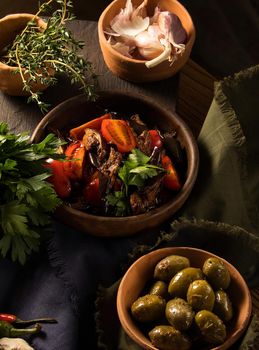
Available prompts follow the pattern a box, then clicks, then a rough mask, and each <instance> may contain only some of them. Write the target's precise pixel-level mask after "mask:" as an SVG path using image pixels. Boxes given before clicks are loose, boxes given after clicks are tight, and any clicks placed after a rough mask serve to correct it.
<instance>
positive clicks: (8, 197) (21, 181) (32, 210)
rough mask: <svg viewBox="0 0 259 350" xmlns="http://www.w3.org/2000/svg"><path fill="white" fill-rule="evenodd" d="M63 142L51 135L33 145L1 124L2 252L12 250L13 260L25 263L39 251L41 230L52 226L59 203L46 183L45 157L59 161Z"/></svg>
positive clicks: (25, 134) (3, 254)
mask: <svg viewBox="0 0 259 350" xmlns="http://www.w3.org/2000/svg"><path fill="white" fill-rule="evenodd" d="M62 143H63V142H62V141H60V140H59V139H57V138H56V137H55V136H54V135H53V134H49V135H48V136H47V137H46V138H45V139H44V140H43V141H42V142H40V143H38V144H31V143H30V142H29V136H28V134H27V133H22V134H18V135H15V134H13V133H10V132H9V130H8V126H7V124H5V123H0V193H1V197H0V253H1V255H2V256H3V257H5V256H6V255H7V253H8V252H9V251H10V253H11V258H12V260H13V261H18V262H20V263H21V264H24V263H25V261H26V257H27V255H29V254H31V253H32V252H33V251H37V250H38V248H39V244H40V238H41V235H40V229H41V228H44V227H45V226H46V225H47V224H48V223H49V213H51V212H53V211H54V209H55V208H56V207H57V206H58V205H59V204H60V200H59V199H58V197H57V195H56V193H55V191H54V189H53V188H52V186H51V185H50V184H49V183H48V182H47V181H46V179H47V178H48V177H49V176H50V173H49V171H48V170H47V169H46V168H44V167H43V161H44V159H46V158H49V157H51V158H59V157H61V156H59V155H57V148H58V147H60V145H61V144H62Z"/></svg>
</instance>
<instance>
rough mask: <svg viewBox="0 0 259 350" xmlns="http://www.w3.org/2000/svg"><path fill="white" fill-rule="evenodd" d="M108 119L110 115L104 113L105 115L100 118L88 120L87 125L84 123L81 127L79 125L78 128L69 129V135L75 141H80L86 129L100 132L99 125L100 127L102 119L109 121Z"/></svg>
mask: <svg viewBox="0 0 259 350" xmlns="http://www.w3.org/2000/svg"><path fill="white" fill-rule="evenodd" d="M110 118H111V114H110V113H106V114H104V115H102V116H101V117H98V118H95V119H93V120H90V121H89V122H87V123H85V124H83V125H80V126H78V127H76V128H73V129H71V130H70V132H69V134H70V136H71V137H73V138H74V139H75V140H82V138H83V136H84V133H85V129H86V128H90V129H95V130H100V129H101V125H102V121H103V120H104V119H110Z"/></svg>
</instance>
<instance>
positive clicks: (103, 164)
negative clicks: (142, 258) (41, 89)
mask: <svg viewBox="0 0 259 350" xmlns="http://www.w3.org/2000/svg"><path fill="white" fill-rule="evenodd" d="M104 115H106V116H107V115H108V119H107V118H106V117H104V118H103V116H104ZM100 117H102V118H103V119H104V120H105V122H104V121H102V124H101V123H100ZM94 119H97V121H98V120H99V121H98V122H97V124H99V126H96V125H95V124H96V123H95V122H91V124H90V126H91V127H88V128H86V129H87V131H86V129H84V128H83V133H81V131H82V128H80V126H81V125H83V124H85V123H88V122H89V121H91V120H94ZM118 120H123V121H122V122H118ZM100 124H101V126H100ZM117 124H123V125H124V124H126V125H127V128H126V131H125V130H124V131H123V133H124V134H123V133H122V135H121V134H120V133H121V126H118V125H117ZM114 125H115V127H114ZM78 127H79V128H78ZM129 129H130V131H128V130H129ZM78 130H79V133H78ZM151 130H155V131H153V132H151ZM53 131H54V132H55V133H57V135H62V137H64V138H65V139H66V141H67V142H68V143H67V145H65V147H69V144H74V143H76V142H83V146H82V147H83V148H84V150H83V152H84V154H85V157H86V158H87V161H85V162H83V166H82V167H83V169H81V172H83V175H82V176H81V178H80V180H78V179H77V180H74V178H71V186H72V188H73V190H72V193H71V195H69V196H65V197H64V198H62V199H63V204H62V205H61V206H60V207H59V208H58V209H57V210H56V212H55V216H56V217H57V218H58V219H59V220H60V221H62V222H63V223H65V224H67V225H69V226H72V227H74V228H75V229H78V230H82V231H84V232H86V233H89V234H92V235H96V236H106V237H115V236H129V235H134V234H136V233H138V232H141V231H144V230H150V229H153V228H155V227H157V226H159V225H160V224H162V223H163V222H165V221H166V220H168V219H169V218H171V217H172V216H173V214H174V213H175V212H176V211H177V210H179V209H180V208H181V207H182V205H183V204H184V202H185V201H186V199H187V198H188V196H189V195H190V192H191V190H192V188H193V186H194V183H195V180H196V177H197V172H198V167H199V153H198V148H197V143H196V140H195V138H194V137H193V134H192V132H191V130H190V129H189V127H188V126H187V125H186V124H185V122H184V121H183V120H182V119H181V118H180V117H179V116H178V115H176V114H175V113H174V112H173V111H171V110H169V109H166V108H164V107H163V106H161V105H160V104H159V103H156V102H155V101H154V100H153V99H151V98H148V97H146V96H142V95H141V94H134V93H132V92H121V91H101V92H99V93H98V98H97V100H96V101H94V102H93V101H87V99H86V98H85V96H84V95H79V96H75V97H72V98H70V99H68V100H66V101H64V102H62V103H60V104H59V105H58V106H56V107H55V108H54V109H52V110H51V111H50V112H49V113H48V114H47V115H46V116H45V117H44V118H43V119H42V120H41V122H40V123H39V124H38V126H37V127H36V129H35V130H34V132H33V135H32V138H31V140H32V141H33V142H39V141H41V140H42V139H43V138H44V136H46V135H47V134H48V133H49V132H53ZM80 133H81V134H80ZM152 133H153V134H155V135H156V136H157V135H159V140H160V141H159V142H161V140H162V148H159V147H160V146H159V145H158V147H157V146H156V147H155V146H154V145H153V143H152V142H153V141H152V140H154V139H152V138H151V136H150V135H151V134H152ZM107 134H108V136H107ZM130 135H131V136H130ZM143 135H146V136H143ZM153 136H154V135H153ZM109 137H113V138H115V139H116V138H117V139H120V138H121V137H122V139H123V140H124V141H125V140H126V141H127V142H126V149H123V147H122V149H121V147H120V145H118V144H114V142H115V141H114V142H113V139H109ZM75 138H78V140H79V139H81V141H78V140H75ZM93 139H95V141H93ZM151 139H152V140H151ZM82 140H83V141H82ZM96 140H97V141H96ZM141 140H142V141H141ZM143 140H144V141H143ZM151 141H152V142H151ZM122 142H123V141H122ZM129 144H131V147H130V148H129V149H127V147H128V145H129ZM100 145H101V146H100ZM141 145H142V146H141ZM146 146H147V147H148V149H149V151H146V150H145V147H146ZM102 147H103V148H102ZM124 147H125V145H124ZM143 147H144V149H143ZM150 147H151V148H150ZM119 150H120V151H119ZM161 150H163V151H162V153H161ZM66 152H67V151H66ZM121 152H122V153H121ZM139 152H141V153H139ZM143 152H146V153H145V154H144V158H143ZM66 154H67V153H66ZM139 154H140V155H141V159H142V160H143V159H144V163H141V162H140V163H139V164H138V165H143V164H144V167H140V168H139V167H138V169H136V168H134V169H135V170H133V172H131V173H130V174H131V175H130V180H129V183H127V189H126V185H125V183H124V182H123V181H122V178H124V180H125V177H127V176H128V175H125V166H126V167H127V166H128V164H129V163H127V164H126V162H127V161H128V160H129V159H131V157H132V155H133V158H134V157H135V158H134V159H136V156H138V155H139ZM165 156H168V157H167V159H168V158H169V159H170V160H171V161H172V162H173V163H172V164H174V169H176V170H177V176H178V180H179V183H180V186H178V187H176V188H174V189H169V188H168V187H167V186H168V185H167V186H165V184H166V180H165V177H166V176H167V175H169V172H168V169H167V168H166V164H164V163H166V162H164V160H165V159H166V158H165ZM79 158H80V156H79V155H78V154H75V153H73V155H72V156H70V159H71V162H72V161H73V160H75V161H76V160H79ZM162 159H163V162H164V163H163V166H162V165H161V164H162ZM146 162H147V163H148V164H149V165H148V166H147V167H146ZM67 164H68V162H65V165H64V166H65V167H66V166H67ZM70 164H71V163H69V166H70ZM125 164H126V165H125ZM123 167H124V168H123ZM93 168H94V171H93ZM122 168H123V169H122ZM147 168H148V170H147ZM127 171H128V170H127ZM143 171H144V173H145V172H146V171H147V173H148V175H146V174H143ZM154 171H155V172H156V173H154ZM118 173H119V174H120V176H118ZM139 173H141V176H139ZM123 174H124V175H123ZM152 174H153V175H152ZM133 175H134V179H133V180H132V176H133ZM96 177H98V186H99V187H98V195H99V197H101V198H99V200H100V201H99V202H98V203H97V204H96V203H95V200H96V196H95V195H96V192H94V191H93V189H94V186H92V183H95V184H96ZM128 178H129V176H128V177H127V179H128ZM140 178H142V180H143V179H144V184H142V185H141V184H139V181H140V180H141V179H140ZM146 178H147V182H145V181H146ZM82 179H83V180H82ZM142 180H141V181H142ZM57 181H58V182H60V181H61V179H60V178H58V180H57ZM127 181H128V180H127ZM132 183H133V185H132ZM90 185H91V186H92V187H91V186H90ZM54 187H55V186H54ZM115 192H116V194H115ZM108 195H109V196H108ZM121 195H123V198H122V202H123V203H124V204H125V203H126V204H125V206H124V205H123V203H121V202H120V201H119V199H121V198H119V197H120V196H121ZM107 196H108V197H107ZM127 196H128V197H127ZM93 197H94V199H93ZM92 199H93V200H92ZM91 200H92V202H91ZM115 202H116V203H115ZM89 203H90V205H89ZM92 203H93V204H92ZM107 203H108V204H107ZM121 215H123V216H121Z"/></svg>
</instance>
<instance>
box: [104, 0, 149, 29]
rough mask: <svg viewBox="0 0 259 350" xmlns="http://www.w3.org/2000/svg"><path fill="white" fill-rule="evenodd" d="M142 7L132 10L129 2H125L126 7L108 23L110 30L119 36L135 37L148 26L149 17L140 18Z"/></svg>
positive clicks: (128, 0)
mask: <svg viewBox="0 0 259 350" xmlns="http://www.w3.org/2000/svg"><path fill="white" fill-rule="evenodd" d="M143 6H144V5H142V4H141V5H140V6H139V7H138V8H137V9H135V10H134V9H133V6H132V3H131V0H127V2H126V7H125V8H124V9H121V11H120V13H119V14H118V15H117V16H115V17H114V18H113V20H112V21H111V23H110V26H111V28H112V30H113V31H114V32H116V33H118V34H120V35H128V36H135V35H137V34H138V33H140V32H142V31H144V30H146V29H147V27H148V26H149V17H142V16H141V15H139V14H142V13H143Z"/></svg>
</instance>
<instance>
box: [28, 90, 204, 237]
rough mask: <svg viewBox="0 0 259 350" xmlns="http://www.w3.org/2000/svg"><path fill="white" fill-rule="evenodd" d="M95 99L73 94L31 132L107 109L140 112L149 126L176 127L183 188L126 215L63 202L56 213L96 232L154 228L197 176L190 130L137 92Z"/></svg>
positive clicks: (66, 125) (65, 125)
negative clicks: (157, 204)
mask: <svg viewBox="0 0 259 350" xmlns="http://www.w3.org/2000/svg"><path fill="white" fill-rule="evenodd" d="M98 95H99V97H98V99H97V101H96V102H89V101H87V99H86V97H85V96H84V95H79V96H76V97H72V98H70V99H68V100H66V101H64V102H62V103H61V104H59V105H58V106H57V107H55V108H54V109H52V110H51V111H50V112H49V113H48V114H47V115H46V116H45V117H44V118H43V119H42V121H41V122H40V123H39V125H38V126H37V127H36V129H35V131H34V132H33V135H32V141H33V142H39V141H41V140H42V138H43V137H44V135H46V133H47V132H48V130H49V129H52V128H54V129H59V130H61V131H62V130H63V131H66V130H69V129H70V128H72V127H75V126H78V125H81V124H83V123H85V122H86V121H88V120H91V119H94V118H96V117H97V116H100V115H101V113H103V111H104V109H108V110H110V111H116V112H122V113H125V112H126V113H128V114H131V115H133V114H136V113H139V115H140V116H141V118H142V119H143V121H144V122H146V123H147V125H148V126H151V127H152V126H155V125H156V126H157V127H158V128H159V129H160V130H161V131H166V130H167V131H169V130H175V131H176V133H177V138H178V140H179V142H180V143H181V145H182V147H183V148H184V150H185V152H186V156H187V171H186V176H185V183H184V184H183V187H182V189H181V190H180V191H179V192H178V193H177V194H176V195H175V196H174V197H172V199H171V200H169V201H168V202H167V203H166V204H164V205H161V206H160V207H158V208H155V209H152V210H150V211H149V212H147V213H145V214H140V215H133V216H127V217H106V216H97V215H91V214H87V213H85V212H82V211H79V210H76V209H73V208H71V207H69V206H67V205H62V206H61V207H59V208H58V210H57V211H56V216H57V217H58V218H59V219H60V220H61V221H63V222H64V223H65V224H67V225H70V226H72V227H74V228H76V229H78V230H83V231H85V232H87V233H90V234H93V235H98V236H110V237H114V236H126V235H133V234H135V233H137V232H139V231H143V230H149V229H151V228H154V227H156V226H158V225H160V224H161V223H163V222H164V221H165V220H167V219H169V218H170V217H171V216H172V215H173V214H174V213H175V212H176V211H177V210H178V209H179V208H180V207H181V206H182V205H183V204H184V202H185V201H186V199H187V198H188V196H189V194H190V192H191V190H192V188H193V185H194V183H195V180H196V177H197V171H198V167H199V154H198V148H197V144H196V141H195V139H194V137H193V135H192V132H191V131H190V129H189V128H188V127H187V125H186V124H185V123H184V121H183V120H182V119H181V118H180V117H178V116H177V115H176V114H174V113H173V112H172V111H170V110H168V109H165V108H164V107H162V106H161V105H159V104H158V103H156V102H154V101H153V100H152V99H150V98H147V97H144V96H142V95H140V94H133V93H131V92H125V93H123V92H121V91H112V92H111V91H103V92H100V93H98Z"/></svg>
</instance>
